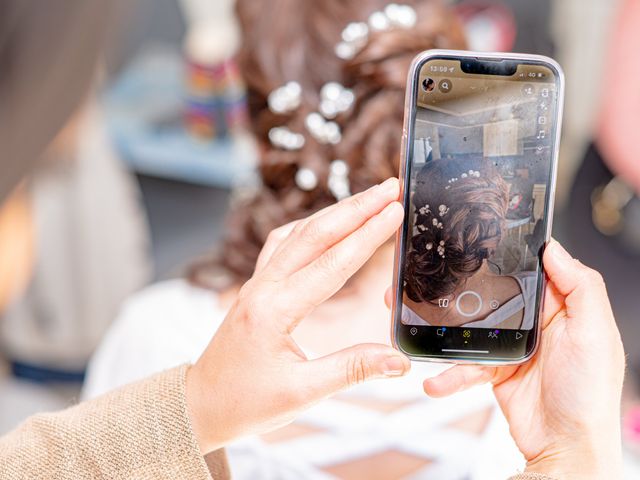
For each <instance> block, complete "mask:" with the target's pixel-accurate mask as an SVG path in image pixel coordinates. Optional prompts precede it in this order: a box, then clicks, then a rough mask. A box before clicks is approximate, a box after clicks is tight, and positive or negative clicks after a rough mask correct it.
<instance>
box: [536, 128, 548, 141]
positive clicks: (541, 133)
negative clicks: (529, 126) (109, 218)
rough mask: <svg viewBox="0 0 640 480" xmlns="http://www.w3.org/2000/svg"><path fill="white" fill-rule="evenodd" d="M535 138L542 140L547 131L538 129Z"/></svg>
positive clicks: (545, 136)
mask: <svg viewBox="0 0 640 480" xmlns="http://www.w3.org/2000/svg"><path fill="white" fill-rule="evenodd" d="M536 138H537V139H538V140H544V139H545V138H547V132H545V131H544V130H540V133H538V136H537V137H536Z"/></svg>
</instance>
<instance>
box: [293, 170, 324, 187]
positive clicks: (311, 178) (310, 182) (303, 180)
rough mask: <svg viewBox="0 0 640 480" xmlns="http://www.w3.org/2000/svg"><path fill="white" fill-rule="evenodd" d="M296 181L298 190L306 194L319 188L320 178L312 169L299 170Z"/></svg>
mask: <svg viewBox="0 0 640 480" xmlns="http://www.w3.org/2000/svg"><path fill="white" fill-rule="evenodd" d="M295 180H296V185H297V186H298V188H300V190H304V191H305V192H309V191H311V190H313V189H314V188H316V187H317V186H318V177H317V176H316V174H315V173H314V171H313V170H311V169H310V168H300V169H298V171H297V172H296V179H295Z"/></svg>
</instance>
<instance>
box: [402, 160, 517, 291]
mask: <svg viewBox="0 0 640 480" xmlns="http://www.w3.org/2000/svg"><path fill="white" fill-rule="evenodd" d="M415 184H416V190H415V193H414V195H413V202H412V203H413V208H414V210H415V212H414V213H415V219H414V234H413V236H412V237H411V249H410V251H409V253H408V255H407V267H406V277H405V278H406V284H405V291H406V293H407V296H408V297H409V298H410V299H411V300H413V301H414V302H437V300H438V299H439V298H442V297H446V296H449V295H452V294H453V293H455V292H456V290H457V289H458V288H459V287H460V286H461V285H462V284H464V282H465V280H467V279H468V278H469V277H471V276H473V275H474V274H475V273H476V272H478V270H480V268H481V267H482V265H483V263H484V261H485V260H487V259H489V258H491V257H492V256H493V254H494V253H495V251H496V249H497V248H498V245H499V244H500V241H501V239H502V235H503V232H504V229H505V220H506V214H507V204H508V200H509V198H508V192H509V188H508V186H507V184H506V183H505V181H504V180H503V179H502V177H501V176H500V174H499V173H498V171H497V170H496V169H495V168H494V167H493V165H492V164H491V162H489V161H486V160H484V159H482V158H473V159H469V160H467V159H465V160H449V161H447V160H438V161H431V162H428V163H427V164H426V165H425V166H424V167H423V168H422V169H421V170H420V172H419V173H418V174H417V178H416V181H415Z"/></svg>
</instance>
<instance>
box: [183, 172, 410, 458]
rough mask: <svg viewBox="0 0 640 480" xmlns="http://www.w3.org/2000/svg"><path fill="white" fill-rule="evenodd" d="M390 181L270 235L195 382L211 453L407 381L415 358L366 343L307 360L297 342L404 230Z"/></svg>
mask: <svg viewBox="0 0 640 480" xmlns="http://www.w3.org/2000/svg"><path fill="white" fill-rule="evenodd" d="M398 196H399V184H398V180H397V179H395V178H393V179H389V180H387V181H386V182H384V183H382V184H381V185H377V186H374V187H372V188H371V189H369V190H367V191H366V192H363V193H360V194H358V195H354V196H353V197H351V198H348V199H346V200H343V201H342V202H340V203H338V204H336V205H333V206H331V207H328V208H326V209H324V210H322V211H320V212H318V213H316V214H314V215H313V216H311V217H309V218H307V219H304V220H301V221H299V222H294V223H292V224H289V225H286V226H284V227H281V228H279V229H277V230H275V231H274V232H272V234H271V235H270V236H269V239H268V241H267V243H266V244H265V246H264V249H263V250H262V253H261V255H260V258H259V260H258V263H257V267H256V271H255V273H254V275H253V277H252V278H251V279H250V280H249V281H248V282H247V283H246V284H245V285H244V286H243V287H242V289H241V290H240V293H239V295H238V297H237V300H236V302H235V304H234V305H233V306H232V308H231V310H230V311H229V314H228V315H227V317H226V318H225V320H224V322H223V324H222V325H221V326H220V328H219V330H218V331H217V333H216V335H215V336H214V338H213V340H212V341H211V343H210V344H209V346H208V347H207V349H206V351H205V352H204V354H203V355H202V357H201V358H200V359H199V360H198V361H197V363H196V364H195V365H194V366H193V367H191V369H190V370H189V373H188V375H187V391H186V395H187V405H188V410H189V414H190V417H191V419H192V422H193V427H194V430H195V433H196V437H197V439H198V441H199V444H200V447H201V450H202V451H203V452H204V453H206V452H209V451H212V450H214V449H217V448H220V447H222V446H224V445H226V444H227V443H229V442H230V441H232V440H234V439H236V438H238V437H240V436H244V435H249V434H259V433H263V432H266V431H269V430H273V429H275V428H277V427H280V426H283V425H285V424H287V423H289V422H291V421H292V420H293V419H294V418H295V416H296V415H297V414H298V413H300V412H301V411H303V410H304V409H306V408H308V407H309V406H311V405H312V404H314V403H316V402H318V401H319V400H322V399H324V398H326V397H328V396H330V395H332V394H334V393H336V392H338V391H340V390H343V389H345V388H348V387H349V386H352V385H355V384H357V383H360V382H363V381H365V380H369V379H374V378H384V377H394V376H400V375H404V374H405V373H406V372H407V371H408V370H409V368H410V363H409V360H408V359H407V358H406V357H405V356H404V355H402V354H401V353H400V352H398V351H397V350H394V349H393V348H391V347H390V346H387V345H378V344H362V345H356V346H354V347H351V348H348V349H345V350H343V351H340V352H336V353H334V354H331V355H328V356H326V357H322V358H319V359H316V360H308V359H307V358H306V356H305V355H304V353H303V352H302V351H301V350H300V348H299V347H298V346H297V345H296V343H295V342H294V340H293V339H292V338H291V333H292V331H293V330H294V329H295V328H296V326H297V325H298V323H300V322H301V321H303V319H304V318H305V317H306V316H307V315H309V313H310V312H311V311H312V310H313V309H314V308H315V307H316V306H317V305H319V304H320V303H322V302H324V301H325V300H327V299H328V298H330V297H331V296H332V295H333V294H335V293H336V292H337V291H338V290H339V289H340V288H341V287H342V286H343V285H344V283H345V282H346V281H347V280H348V279H349V277H351V276H352V275H353V274H354V273H356V272H357V271H358V270H359V269H360V267H361V266H362V265H363V264H364V263H365V262H366V261H367V260H368V259H369V257H370V256H371V255H372V254H373V253H374V252H375V251H376V249H377V248H378V247H379V246H380V245H382V244H383V243H384V242H386V241H387V240H388V239H389V238H390V237H391V236H392V235H393V233H394V232H395V231H396V230H397V228H398V227H399V226H400V224H401V222H402V219H403V216H404V211H403V208H402V205H400V203H398V201H397V200H398Z"/></svg>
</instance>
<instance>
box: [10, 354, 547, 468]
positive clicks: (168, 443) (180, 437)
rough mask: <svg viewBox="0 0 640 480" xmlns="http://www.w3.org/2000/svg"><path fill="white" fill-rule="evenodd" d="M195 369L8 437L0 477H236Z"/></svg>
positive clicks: (36, 420) (40, 418) (49, 416)
mask: <svg viewBox="0 0 640 480" xmlns="http://www.w3.org/2000/svg"><path fill="white" fill-rule="evenodd" d="M187 368H188V366H186V365H183V366H181V367H177V368H174V369H172V370H168V371H166V372H163V373H160V374H158V375H155V376H153V377H151V378H149V379H148V380H144V381H142V382H138V383H134V384H131V385H128V386H126V387H123V388H120V389H118V390H116V391H114V392H112V393H109V394H107V395H103V396H102V397H99V398H97V399H95V400H92V401H89V402H85V403H81V404H80V405H77V406H75V407H72V408H69V409H68V410H65V411H63V412H60V413H45V414H40V415H35V416H33V417H31V418H30V419H29V420H27V421H26V422H25V423H24V424H22V425H21V426H20V427H18V428H17V429H16V430H14V431H13V432H11V433H9V434H8V435H6V436H4V437H2V438H1V439H0V479H2V480H17V479H25V480H26V479H29V480H36V479H55V480H66V479H72V480H73V479H87V478H91V479H93V478H108V479H149V480H151V479H154V480H155V479H193V480H200V479H202V480H210V479H212V478H213V479H215V480H218V479H228V478H229V477H230V474H229V468H228V465H227V461H226V457H225V455H224V452H223V451H217V452H213V453H212V454H209V455H207V457H206V460H205V458H203V456H202V455H201V454H200V449H199V447H198V444H197V443H196V439H195V437H194V435H193V431H192V429H191V424H190V421H189V417H188V416H187V409H186V403H185V396H184V381H185V374H186V371H187ZM513 480H549V478H548V477H545V476H540V475H528V474H520V475H518V476H516V477H513Z"/></svg>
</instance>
